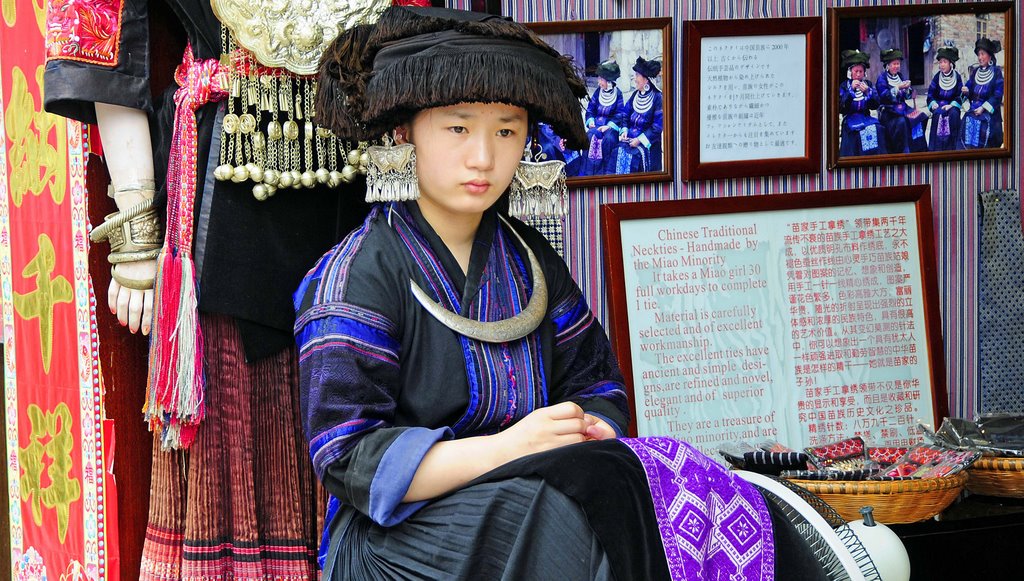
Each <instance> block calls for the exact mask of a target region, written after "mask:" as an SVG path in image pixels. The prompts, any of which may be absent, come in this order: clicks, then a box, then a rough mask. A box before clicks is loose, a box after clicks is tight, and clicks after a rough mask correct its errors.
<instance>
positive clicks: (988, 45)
mask: <svg viewBox="0 0 1024 581" xmlns="http://www.w3.org/2000/svg"><path fill="white" fill-rule="evenodd" d="M979 50H983V51H985V52H987V53H988V55H989V56H996V53H997V52H999V51H1001V50H1003V45H1002V44H1000V42H999V41H998V40H992V39H989V38H985V37H981V38H979V39H978V41H977V42H975V43H974V54H978V51H979Z"/></svg>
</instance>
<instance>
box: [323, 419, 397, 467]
mask: <svg viewBox="0 0 1024 581" xmlns="http://www.w3.org/2000/svg"><path fill="white" fill-rule="evenodd" d="M383 424H384V421H383V420H368V419H362V418H361V419H358V420H352V421H349V422H345V423H343V424H339V425H337V426H334V427H333V428H331V429H329V430H327V431H325V432H321V433H320V435H318V436H316V437H315V438H313V439H312V440H310V442H309V457H310V458H312V460H313V469H314V470H316V474H317V476H318V477H320V479H321V480H323V476H324V472H325V471H326V470H327V467H328V466H329V465H330V464H331V463H333V462H334V461H335V460H337V459H338V458H341V457H342V456H343V455H344V454H345V452H347V451H348V450H349V448H351V447H352V446H354V445H356V443H357V442H358V441H359V439H360V438H361V437H362V436H364V435H366V434H367V433H369V432H370V431H371V430H375V429H377V428H379V427H381V426H382V425H383Z"/></svg>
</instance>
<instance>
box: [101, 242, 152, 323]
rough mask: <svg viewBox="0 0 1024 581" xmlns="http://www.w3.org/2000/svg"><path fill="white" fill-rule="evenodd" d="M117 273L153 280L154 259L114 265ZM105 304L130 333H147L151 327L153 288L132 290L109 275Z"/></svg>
mask: <svg viewBox="0 0 1024 581" xmlns="http://www.w3.org/2000/svg"><path fill="white" fill-rule="evenodd" d="M114 268H116V269H117V274H118V275H120V276H123V277H125V278H129V279H133V280H153V278H154V277H155V276H156V260H140V261H137V262H124V263H121V264H118V265H115V267H114ZM107 306H109V307H110V312H111V313H113V314H115V315H117V321H118V322H119V323H121V325H122V326H126V327H128V329H129V330H131V332H132V333H137V332H139V331H140V330H141V331H142V334H143V335H149V331H150V329H152V327H153V290H152V289H150V290H133V289H130V288H125V287H123V286H121V284H120V283H119V282H117V280H116V279H114V278H113V277H111V279H110V288H108V289H107Z"/></svg>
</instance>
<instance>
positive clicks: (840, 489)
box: [790, 472, 967, 524]
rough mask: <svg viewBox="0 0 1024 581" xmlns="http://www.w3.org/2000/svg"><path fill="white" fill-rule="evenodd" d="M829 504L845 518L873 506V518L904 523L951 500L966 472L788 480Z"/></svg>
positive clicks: (936, 511) (960, 488)
mask: <svg viewBox="0 0 1024 581" xmlns="http://www.w3.org/2000/svg"><path fill="white" fill-rule="evenodd" d="M790 482H792V483H793V484H796V485H798V486H801V487H803V488H806V489H807V490H808V491H810V492H813V493H814V494H815V495H817V496H818V497H820V498H821V499H822V500H824V501H825V502H827V503H829V504H830V505H831V506H832V508H834V509H835V510H836V512H838V513H839V514H840V516H842V517H843V518H844V519H846V520H847V521H854V520H859V519H861V518H863V517H862V516H861V514H860V509H861V508H862V507H865V506H871V507H874V516H875V520H876V521H878V522H880V523H883V524H905V523H913V522H918V521H922V520H925V519H928V518H931V517H933V516H935V515H937V514H939V513H940V512H942V511H943V510H945V509H946V507H947V506H949V505H950V504H952V503H953V501H954V500H956V498H957V497H958V496H960V492H962V491H963V489H964V483H966V482H967V473H966V472H959V473H957V474H954V475H952V476H946V477H944V478H922V479H920V480H857V481H854V480H832V481H829V480H795V479H794V480H790Z"/></svg>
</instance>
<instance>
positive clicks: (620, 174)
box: [526, 18, 676, 186]
mask: <svg viewBox="0 0 1024 581" xmlns="http://www.w3.org/2000/svg"><path fill="white" fill-rule="evenodd" d="M526 26H528V27H529V28H530V29H531V30H533V31H534V32H536V33H537V34H538V35H540V37H541V38H542V39H543V40H544V41H545V42H547V43H548V44H549V45H551V46H552V47H554V49H555V50H557V51H558V52H560V53H562V54H563V55H566V56H569V57H571V58H572V59H573V62H575V63H576V65H577V67H578V68H579V70H580V73H581V75H582V76H583V78H584V80H585V81H586V83H587V92H588V95H589V96H588V97H587V99H586V100H585V101H584V102H583V103H581V113H582V117H583V123H584V126H585V127H586V129H587V139H588V141H589V146H588V147H587V149H585V150H583V151H575V150H571V149H567V148H566V146H565V144H564V142H563V141H562V139H561V138H560V137H559V136H558V135H556V134H555V133H554V131H553V130H552V129H551V128H550V127H548V126H546V125H544V124H543V123H541V124H539V126H538V128H537V134H536V135H535V136H534V147H533V149H534V156H535V158H538V159H559V160H562V161H565V164H566V167H565V170H566V177H567V178H568V184H569V185H570V186H599V185H609V184H632V183H639V182H664V181H671V180H672V159H673V157H672V145H673V143H674V142H675V140H676V134H675V131H674V128H673V125H672V110H673V109H672V106H673V105H672V104H673V103H674V101H673V95H672V83H673V82H674V80H675V77H674V71H673V69H672V67H673V64H674V63H673V60H672V19H671V18H635V19H617V20H577V21H573V22H534V23H528V24H526Z"/></svg>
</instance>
